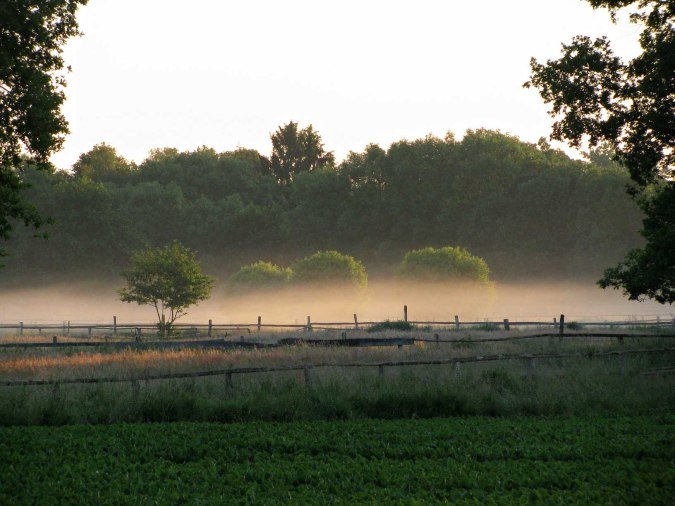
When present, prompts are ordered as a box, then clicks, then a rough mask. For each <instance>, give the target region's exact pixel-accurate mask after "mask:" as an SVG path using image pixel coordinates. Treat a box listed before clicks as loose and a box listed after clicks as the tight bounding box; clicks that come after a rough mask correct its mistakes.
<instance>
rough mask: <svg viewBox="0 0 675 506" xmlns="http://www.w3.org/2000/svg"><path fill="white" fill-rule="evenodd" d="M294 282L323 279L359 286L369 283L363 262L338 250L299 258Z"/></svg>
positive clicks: (294, 271)
mask: <svg viewBox="0 0 675 506" xmlns="http://www.w3.org/2000/svg"><path fill="white" fill-rule="evenodd" d="M292 279H293V281H294V282H298V283H318V282H322V281H331V282H335V281H337V282H345V283H351V284H353V285H354V286H357V287H364V286H366V284H368V275H367V274H366V268H365V266H364V265H363V263H361V262H359V261H358V260H356V259H355V258H354V257H352V256H349V255H343V254H342V253H339V252H337V251H319V252H317V253H314V254H313V255H311V256H308V257H305V258H303V259H302V260H298V261H297V262H296V263H295V264H294V265H293V277H292Z"/></svg>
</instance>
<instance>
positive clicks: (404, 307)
mask: <svg viewBox="0 0 675 506" xmlns="http://www.w3.org/2000/svg"><path fill="white" fill-rule="evenodd" d="M403 321H406V322H407V321H408V306H403Z"/></svg>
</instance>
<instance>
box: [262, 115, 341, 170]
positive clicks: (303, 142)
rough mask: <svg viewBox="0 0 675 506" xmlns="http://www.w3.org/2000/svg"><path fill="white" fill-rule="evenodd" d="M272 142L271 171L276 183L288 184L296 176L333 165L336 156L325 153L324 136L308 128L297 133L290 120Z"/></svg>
mask: <svg viewBox="0 0 675 506" xmlns="http://www.w3.org/2000/svg"><path fill="white" fill-rule="evenodd" d="M270 138H271V139H272V157H271V160H270V161H271V170H272V173H273V174H274V176H275V177H276V178H277V180H278V181H279V182H281V183H288V182H290V181H292V180H293V177H294V176H295V175H296V174H299V173H301V172H312V171H314V170H315V169H317V168H318V167H321V166H333V165H334V163H335V157H334V156H333V153H332V152H327V151H326V150H324V147H323V143H322V142H321V136H320V135H319V133H318V132H316V131H315V130H314V128H313V127H312V125H309V126H308V127H306V128H303V129H302V130H298V124H297V123H295V122H293V121H291V122H289V123H288V124H286V125H283V126H280V127H279V129H278V130H277V131H276V132H274V133H273V134H272V135H271V136H270Z"/></svg>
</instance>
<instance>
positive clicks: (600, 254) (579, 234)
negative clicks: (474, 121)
mask: <svg viewBox="0 0 675 506" xmlns="http://www.w3.org/2000/svg"><path fill="white" fill-rule="evenodd" d="M271 137H272V146H273V149H272V153H271V155H270V156H266V155H263V154H261V153H259V152H257V151H255V150H252V149H244V148H240V149H237V150H234V151H228V152H222V153H219V152H216V151H215V150H214V149H211V148H208V147H202V148H199V149H196V150H194V151H184V152H181V151H178V150H176V149H173V148H164V149H157V150H153V151H151V152H150V154H149V156H148V157H147V158H146V159H145V160H144V161H143V162H141V163H140V164H134V163H132V162H129V161H127V160H125V159H124V158H123V157H122V156H120V155H119V154H118V153H117V151H116V150H115V148H114V147H112V146H109V145H107V144H99V145H97V146H95V147H94V148H93V149H91V150H90V151H89V152H87V153H83V154H82V155H81V156H80V157H79V159H78V161H77V162H76V163H75V164H74V166H73V167H72V170H70V171H58V170H36V169H34V168H33V167H32V166H31V165H30V164H28V163H27V162H26V166H25V167H24V174H25V181H26V183H28V184H29V185H30V187H29V188H27V189H25V190H23V191H24V192H25V198H26V199H28V200H29V201H31V202H34V203H35V204H36V207H37V210H38V212H39V213H40V215H41V216H48V217H51V220H52V223H51V224H49V225H47V226H45V227H43V228H42V229H41V230H40V231H41V232H42V231H46V232H47V233H48V235H49V239H48V240H47V241H44V240H41V239H36V238H35V237H34V235H35V231H34V230H32V229H31V228H25V227H19V226H16V227H15V233H14V235H13V236H12V238H11V240H10V241H8V242H6V243H5V244H4V246H5V249H6V250H7V253H8V257H6V258H5V259H4V262H5V264H6V266H7V268H5V269H0V277H1V278H3V279H5V280H6V281H11V280H12V279H21V280H26V279H29V278H30V277H39V278H42V279H44V278H45V277H47V276H48V277H53V278H54V279H58V278H72V277H73V276H81V277H91V276H98V277H114V276H119V273H120V271H121V270H122V269H124V268H125V267H126V266H127V265H128V262H129V258H130V257H131V254H132V252H133V251H136V250H138V249H141V248H143V247H145V246H147V245H153V246H162V245H166V244H169V243H172V242H173V241H179V242H180V243H182V244H184V245H186V246H187V247H189V248H191V249H194V250H197V251H198V252H199V257H200V259H201V260H202V262H203V263H204V265H205V268H206V270H207V272H210V273H211V274H215V275H219V276H229V275H231V274H232V273H233V272H235V271H236V270H237V269H239V268H240V267H241V266H242V265H245V264H249V263H251V262H255V261H259V260H264V261H270V262H274V263H279V264H287V263H288V262H289V259H296V258H299V257H302V256H306V255H307V254H310V253H313V252H315V251H318V250H338V251H340V252H343V253H346V254H350V255H353V256H355V257H356V258H359V259H361V260H363V261H364V262H365V264H366V265H367V267H368V271H369V272H370V273H371V275H372V274H374V275H378V274H386V273H391V272H393V270H394V269H395V267H396V265H397V264H398V262H400V259H401V257H402V256H403V254H404V253H405V252H406V251H410V250H412V249H420V248H425V247H429V246H432V247H445V246H459V247H462V248H466V249H467V250H469V251H470V252H471V253H473V254H475V255H477V256H479V257H482V258H483V259H485V260H486V261H487V263H488V264H489V265H490V269H491V272H492V275H493V278H494V279H507V278H510V277H524V276H527V277H539V278H540V277H542V276H545V277H565V278H569V277H577V276H579V277H582V276H590V277H594V278H595V279H597V277H598V276H599V275H600V274H602V271H603V269H605V268H606V267H607V266H608V265H613V264H615V263H616V262H618V261H619V260H620V259H622V258H623V257H624V256H625V255H626V253H627V252H628V251H629V250H631V249H632V248H635V247H638V246H640V245H641V243H642V242H641V241H642V239H641V237H640V235H639V233H638V231H639V229H640V226H641V219H642V214H641V211H640V209H639V208H638V207H637V206H636V204H635V203H634V202H633V201H632V200H631V199H630V198H629V196H627V195H626V191H625V190H626V186H627V185H628V184H629V182H630V177H629V174H628V172H627V171H626V170H625V169H624V168H622V167H621V166H620V165H618V164H616V163H615V162H613V161H612V160H611V156H612V153H611V152H609V151H608V150H607V149H606V148H604V147H600V148H598V149H595V150H593V151H592V152H591V153H589V154H588V155H587V159H586V160H573V159H571V158H570V157H568V156H567V155H566V154H565V153H563V152H561V151H559V150H555V149H552V148H551V147H550V146H549V145H548V144H547V143H546V142H544V141H540V142H539V143H537V144H531V143H527V142H523V141H521V140H519V139H518V138H516V137H513V136H510V135H506V134H503V133H500V132H498V131H491V130H469V131H467V132H466V134H465V135H464V136H463V138H462V139H461V140H458V139H456V138H455V137H454V136H453V135H451V134H448V135H446V137H445V138H438V137H433V136H428V137H425V138H421V139H417V140H401V141H399V142H396V143H394V144H392V145H391V146H390V147H389V148H388V149H386V150H385V149H383V148H382V147H380V146H378V145H375V144H371V145H368V146H367V147H366V148H365V149H364V150H363V151H361V152H351V153H349V154H348V155H347V156H346V158H345V159H344V160H343V161H341V162H339V163H338V162H336V160H335V158H334V156H333V154H332V153H331V152H329V151H327V150H326V149H325V148H324V146H323V143H322V140H321V137H320V135H319V134H318V132H316V131H315V130H314V129H313V128H312V127H311V126H309V127H306V128H303V129H301V128H299V126H298V125H297V124H296V123H293V122H291V123H288V124H287V125H284V126H282V127H280V128H279V129H278V130H277V131H276V132H274V133H273V134H272V136H271Z"/></svg>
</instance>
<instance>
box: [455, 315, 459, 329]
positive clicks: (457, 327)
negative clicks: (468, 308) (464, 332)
mask: <svg viewBox="0 0 675 506" xmlns="http://www.w3.org/2000/svg"><path fill="white" fill-rule="evenodd" d="M455 330H456V331H458V332H459V316H457V315H455Z"/></svg>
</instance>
